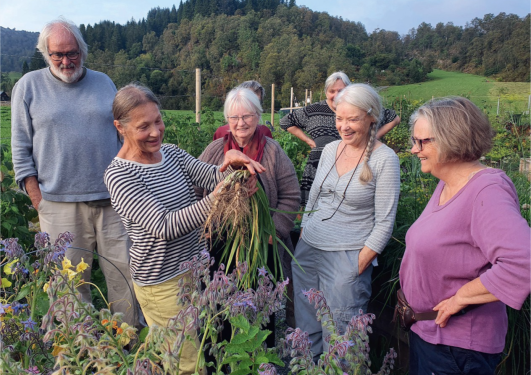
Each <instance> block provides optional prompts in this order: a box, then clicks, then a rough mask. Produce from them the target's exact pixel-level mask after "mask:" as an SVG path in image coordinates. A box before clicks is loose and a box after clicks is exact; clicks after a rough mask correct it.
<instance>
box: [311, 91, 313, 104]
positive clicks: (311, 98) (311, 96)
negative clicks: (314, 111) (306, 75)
mask: <svg viewBox="0 0 531 375" xmlns="http://www.w3.org/2000/svg"><path fill="white" fill-rule="evenodd" d="M312 95H313V93H312V90H310V104H312V103H313V102H312Z"/></svg>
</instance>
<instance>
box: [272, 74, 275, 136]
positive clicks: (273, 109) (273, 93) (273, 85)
mask: <svg viewBox="0 0 531 375" xmlns="http://www.w3.org/2000/svg"><path fill="white" fill-rule="evenodd" d="M271 126H272V127H275V84H274V83H273V84H272V85H271Z"/></svg>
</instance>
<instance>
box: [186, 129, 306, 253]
mask: <svg viewBox="0 0 531 375" xmlns="http://www.w3.org/2000/svg"><path fill="white" fill-rule="evenodd" d="M266 141H267V143H266V146H265V149H264V156H263V157H262V160H261V162H260V163H261V164H262V165H263V166H264V167H265V169H266V171H265V172H264V173H262V174H260V180H261V181H262V185H263V188H264V191H265V193H266V196H267V199H268V200H269V207H271V208H275V209H278V210H282V211H291V212H293V211H298V209H299V204H300V190H299V182H298V180H297V174H296V173H295V168H294V167H293V163H292V162H291V160H290V159H289V158H288V156H287V155H286V153H285V152H284V150H282V148H281V147H280V145H279V144H278V142H277V141H275V140H273V139H271V138H268V137H266ZM223 159H224V154H223V138H220V139H217V140H215V141H213V142H212V143H211V144H209V145H208V146H207V148H206V149H205V151H203V153H202V154H201V155H200V156H199V160H201V161H204V162H205V163H209V164H215V165H220V164H221V163H222V162H223ZM195 189H196V195H197V197H198V199H202V198H203V196H204V195H206V194H207V192H205V191H204V190H203V189H200V188H195ZM271 216H272V217H273V221H274V222H275V228H276V230H277V234H278V236H279V237H280V238H281V239H282V240H283V241H284V243H286V242H287V240H289V238H290V237H289V233H290V231H291V229H292V228H293V220H294V219H295V216H296V215H295V214H286V213H281V212H272V214H271ZM286 245H288V243H286ZM289 245H291V241H289ZM288 247H289V248H290V249H291V248H292V246H288Z"/></svg>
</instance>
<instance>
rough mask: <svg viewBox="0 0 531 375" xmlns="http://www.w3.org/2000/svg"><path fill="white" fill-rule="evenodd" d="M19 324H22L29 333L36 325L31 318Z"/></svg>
mask: <svg viewBox="0 0 531 375" xmlns="http://www.w3.org/2000/svg"><path fill="white" fill-rule="evenodd" d="M20 323H22V324H24V329H26V330H29V331H33V328H35V326H36V325H37V323H36V322H34V321H33V320H32V319H31V318H29V319H28V320H23V321H21V322H20Z"/></svg>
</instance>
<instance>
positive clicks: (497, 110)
mask: <svg viewBox="0 0 531 375" xmlns="http://www.w3.org/2000/svg"><path fill="white" fill-rule="evenodd" d="M499 114H500V97H499V96H498V108H496V115H497V116H498V115H499Z"/></svg>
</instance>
